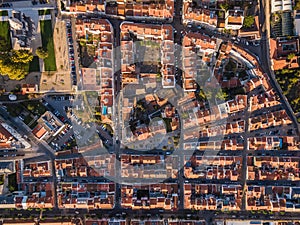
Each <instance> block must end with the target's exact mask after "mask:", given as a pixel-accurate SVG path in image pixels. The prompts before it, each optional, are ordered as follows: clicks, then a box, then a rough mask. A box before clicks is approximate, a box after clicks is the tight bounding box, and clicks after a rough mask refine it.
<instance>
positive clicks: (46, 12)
mask: <svg viewBox="0 0 300 225" xmlns="http://www.w3.org/2000/svg"><path fill="white" fill-rule="evenodd" d="M50 14H51V12H50V9H46V10H39V16H43V15H50Z"/></svg>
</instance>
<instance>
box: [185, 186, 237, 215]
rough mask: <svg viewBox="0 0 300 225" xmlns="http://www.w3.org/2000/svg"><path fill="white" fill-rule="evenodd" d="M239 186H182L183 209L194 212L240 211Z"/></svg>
mask: <svg viewBox="0 0 300 225" xmlns="http://www.w3.org/2000/svg"><path fill="white" fill-rule="evenodd" d="M242 196H243V188H242V186H241V185H225V184H224V185H222V184H184V208H185V209H194V210H240V209H241V206H242Z"/></svg>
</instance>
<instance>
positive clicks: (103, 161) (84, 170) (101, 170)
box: [55, 154, 116, 177]
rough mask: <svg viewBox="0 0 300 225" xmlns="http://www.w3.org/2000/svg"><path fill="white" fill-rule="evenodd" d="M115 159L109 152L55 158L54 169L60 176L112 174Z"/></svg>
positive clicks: (113, 172) (113, 173)
mask: <svg viewBox="0 0 300 225" xmlns="http://www.w3.org/2000/svg"><path fill="white" fill-rule="evenodd" d="M115 161H116V157H115V155H110V154H107V155H105V154H104V155H99V156H85V157H82V156H81V157H73V158H67V159H56V160H55V169H56V173H57V174H58V175H59V176H60V177H90V176H93V177H99V176H114V175H115Z"/></svg>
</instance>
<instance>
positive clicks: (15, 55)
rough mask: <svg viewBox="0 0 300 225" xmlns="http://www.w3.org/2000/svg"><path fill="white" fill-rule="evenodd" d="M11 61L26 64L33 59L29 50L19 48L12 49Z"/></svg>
mask: <svg viewBox="0 0 300 225" xmlns="http://www.w3.org/2000/svg"><path fill="white" fill-rule="evenodd" d="M10 55H11V61H12V62H13V63H23V64H27V63H30V62H31V61H32V60H33V55H32V53H31V52H30V51H28V50H25V49H21V50H12V51H11V53H10Z"/></svg>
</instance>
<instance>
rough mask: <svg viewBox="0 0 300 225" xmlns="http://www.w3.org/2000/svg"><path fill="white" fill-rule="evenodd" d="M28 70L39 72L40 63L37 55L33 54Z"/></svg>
mask: <svg viewBox="0 0 300 225" xmlns="http://www.w3.org/2000/svg"><path fill="white" fill-rule="evenodd" d="M29 72H40V63H39V57H38V56H33V60H32V61H31V62H30V64H29Z"/></svg>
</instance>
